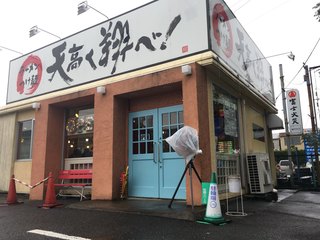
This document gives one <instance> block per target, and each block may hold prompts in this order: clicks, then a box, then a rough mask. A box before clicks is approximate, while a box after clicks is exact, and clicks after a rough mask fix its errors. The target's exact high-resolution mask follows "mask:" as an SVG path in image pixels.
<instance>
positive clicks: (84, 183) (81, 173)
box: [54, 169, 92, 201]
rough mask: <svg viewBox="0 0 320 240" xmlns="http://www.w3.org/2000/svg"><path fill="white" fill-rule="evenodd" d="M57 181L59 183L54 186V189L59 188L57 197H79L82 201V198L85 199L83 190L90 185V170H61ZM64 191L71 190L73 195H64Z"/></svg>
mask: <svg viewBox="0 0 320 240" xmlns="http://www.w3.org/2000/svg"><path fill="white" fill-rule="evenodd" d="M58 179H59V180H61V183H55V184H54V186H55V187H58V188H60V189H59V192H58V194H57V196H63V197H66V196H67V197H80V201H82V199H83V198H85V199H86V196H85V193H84V190H85V188H86V187H91V185H92V184H91V181H92V169H74V170H61V171H60V172H59V176H58ZM66 189H72V191H73V192H74V194H65V193H64V190H66ZM79 189H80V190H79Z"/></svg>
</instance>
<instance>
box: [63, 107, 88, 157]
mask: <svg viewBox="0 0 320 240" xmlns="http://www.w3.org/2000/svg"><path fill="white" fill-rule="evenodd" d="M93 128H94V114H93V108H84V109H69V111H68V113H67V122H66V132H67V139H66V141H67V143H66V144H67V149H66V157H67V158H83V157H92V156H93Z"/></svg>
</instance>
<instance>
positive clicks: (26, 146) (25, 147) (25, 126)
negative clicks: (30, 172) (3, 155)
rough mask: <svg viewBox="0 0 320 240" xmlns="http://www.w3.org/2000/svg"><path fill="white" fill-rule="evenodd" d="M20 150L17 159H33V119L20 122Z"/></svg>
mask: <svg viewBox="0 0 320 240" xmlns="http://www.w3.org/2000/svg"><path fill="white" fill-rule="evenodd" d="M18 130H19V133H18V151H17V159H18V160H21V159H31V149H32V130H33V126H32V120H27V121H23V122H18Z"/></svg>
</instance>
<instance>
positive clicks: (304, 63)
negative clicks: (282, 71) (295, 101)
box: [286, 37, 320, 88]
mask: <svg viewBox="0 0 320 240" xmlns="http://www.w3.org/2000/svg"><path fill="white" fill-rule="evenodd" d="M319 41H320V37H319V39H318V41H317V42H316V44H315V45H314V47H313V49H312V51H311V53H310V54H309V56H308V58H307V60H306V61H305V62H303V64H302V66H301V68H300V69H299V71H298V72H297V74H296V75H295V76H294V77H293V79H292V80H291V81H290V82H289V83H288V85H287V86H286V88H287V87H288V86H289V85H290V84H291V83H292V82H293V81H294V80H295V78H296V77H297V76H298V74H299V73H300V71H301V70H302V69H303V68H304V66H305V65H306V64H307V62H308V61H309V59H310V57H311V55H312V54H313V52H314V50H315V49H316V47H317V45H318V43H319Z"/></svg>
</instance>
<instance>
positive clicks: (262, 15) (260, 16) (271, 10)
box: [246, 0, 290, 25]
mask: <svg viewBox="0 0 320 240" xmlns="http://www.w3.org/2000/svg"><path fill="white" fill-rule="evenodd" d="M289 1H290V0H287V1H284V2H282V3H280V4H278V5H277V6H275V7H273V8H271V9H270V10H268V11H266V12H264V13H262V14H260V15H259V16H257V17H256V18H254V19H253V20H251V21H250V22H248V23H247V24H246V25H249V24H251V23H254V22H256V20H258V19H259V18H262V17H264V16H265V15H267V14H269V13H270V12H273V11H274V10H275V9H277V8H278V7H280V6H282V5H284V4H286V3H287V2H289Z"/></svg>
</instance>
